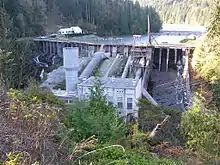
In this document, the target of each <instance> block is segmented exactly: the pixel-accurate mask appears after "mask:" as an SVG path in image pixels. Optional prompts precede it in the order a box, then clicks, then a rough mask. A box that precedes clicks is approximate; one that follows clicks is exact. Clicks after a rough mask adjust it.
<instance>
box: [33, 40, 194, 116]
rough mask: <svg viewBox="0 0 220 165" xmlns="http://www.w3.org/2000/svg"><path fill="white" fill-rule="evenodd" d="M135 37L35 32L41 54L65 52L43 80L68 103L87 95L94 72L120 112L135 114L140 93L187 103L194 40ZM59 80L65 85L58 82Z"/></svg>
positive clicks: (169, 103)
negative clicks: (91, 37)
mask: <svg viewBox="0 0 220 165" xmlns="http://www.w3.org/2000/svg"><path fill="white" fill-rule="evenodd" d="M138 39H139V38H138ZM138 39H134V40H133V41H132V42H123V39H117V40H107V41H106V40H105V39H98V40H95V41H94V40H76V39H53V38H40V37H39V38H34V39H33V40H34V41H35V42H36V44H37V46H38V52H37V53H38V54H40V55H41V56H42V57H46V56H52V57H60V58H63V65H62V66H60V67H59V68H57V69H56V70H54V71H52V72H51V73H48V75H47V80H45V81H44V82H43V83H42V85H41V86H42V87H46V88H50V89H51V90H52V92H53V93H54V94H55V95H57V96H58V97H60V98H61V99H63V100H65V101H66V102H67V103H71V102H72V100H73V99H76V98H77V99H86V98H87V97H88V95H89V93H90V89H91V87H92V86H93V85H94V84H95V81H96V80H97V77H96V76H95V75H96V73H97V72H98V73H99V76H98V79H99V80H100V82H101V84H102V86H103V88H104V94H105V95H106V98H107V101H108V103H109V104H114V105H115V106H116V107H117V108H118V113H119V115H120V116H128V115H129V114H132V115H134V116H135V117H137V111H138V106H137V103H138V100H139V99H140V98H146V99H147V100H148V101H149V102H151V103H152V104H154V105H162V106H164V107H166V108H173V109H179V110H185V109H187V108H189V107H190V106H191V102H192V101H191V100H192V98H191V91H190V80H189V71H188V56H189V54H190V53H192V52H193V50H194V48H195V45H183V44H182V45H181V44H168V43H163V44H151V45H149V44H144V43H142V42H139V41H138ZM62 82H63V83H64V87H63V89H61V88H59V87H57V84H59V83H62Z"/></svg>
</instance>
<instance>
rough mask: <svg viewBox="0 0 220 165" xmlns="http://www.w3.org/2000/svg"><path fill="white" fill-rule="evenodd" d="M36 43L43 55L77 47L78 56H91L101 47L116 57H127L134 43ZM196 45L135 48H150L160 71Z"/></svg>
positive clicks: (141, 46)
mask: <svg viewBox="0 0 220 165" xmlns="http://www.w3.org/2000/svg"><path fill="white" fill-rule="evenodd" d="M33 40H34V41H36V43H37V45H38V51H39V52H38V53H42V54H45V55H47V54H48V55H54V56H60V57H62V56H63V48H64V47H78V48H79V54H80V56H83V57H87V56H92V55H93V54H94V53H95V52H97V51H99V50H100V49H102V50H103V51H104V52H109V53H110V56H111V57H116V56H117V55H118V54H119V55H122V56H125V57H128V56H129V55H131V54H132V51H133V47H134V43H131V42H130V43H129V42H127V43H126V42H120V43H117V42H112V41H111V43H109V42H105V41H104V40H99V41H98V42H97V41H96V42H90V41H77V40H59V39H41V38H34V39H33ZM195 46H196V45H184V44H151V45H149V44H145V43H136V44H135V48H137V49H139V51H140V52H145V53H146V52H147V51H149V50H152V57H153V59H152V61H153V63H154V66H156V67H157V68H158V70H160V71H164V70H166V71H167V70H168V69H169V68H170V67H172V65H175V64H176V63H177V61H178V60H182V58H183V56H184V52H185V51H187V50H194V48H195Z"/></svg>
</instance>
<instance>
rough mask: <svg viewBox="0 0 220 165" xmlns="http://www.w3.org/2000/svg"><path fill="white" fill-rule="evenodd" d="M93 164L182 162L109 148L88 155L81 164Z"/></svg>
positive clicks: (170, 163) (169, 164) (177, 163)
mask: <svg viewBox="0 0 220 165" xmlns="http://www.w3.org/2000/svg"><path fill="white" fill-rule="evenodd" d="M91 162H92V163H94V164H96V165H103V164H106V165H107V164H112V165H129V164H132V165H159V164H163V165H181V163H180V162H175V161H172V160H166V159H157V158H152V157H150V156H148V155H145V156H144V155H140V154H137V153H136V152H135V151H127V150H126V151H123V150H121V149H120V148H107V149H104V150H100V151H97V152H94V153H93V154H90V155H88V156H87V157H86V160H84V161H81V164H82V165H87V164H89V163H91Z"/></svg>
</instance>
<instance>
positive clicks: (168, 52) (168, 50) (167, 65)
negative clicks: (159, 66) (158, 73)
mask: <svg viewBox="0 0 220 165" xmlns="http://www.w3.org/2000/svg"><path fill="white" fill-rule="evenodd" d="M169 58H170V49H169V48H167V61H166V62H167V63H166V72H168V69H169Z"/></svg>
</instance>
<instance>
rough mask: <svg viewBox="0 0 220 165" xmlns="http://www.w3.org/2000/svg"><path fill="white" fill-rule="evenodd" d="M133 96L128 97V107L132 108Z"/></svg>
mask: <svg viewBox="0 0 220 165" xmlns="http://www.w3.org/2000/svg"><path fill="white" fill-rule="evenodd" d="M132 108H133V106H132V98H127V109H132Z"/></svg>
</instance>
